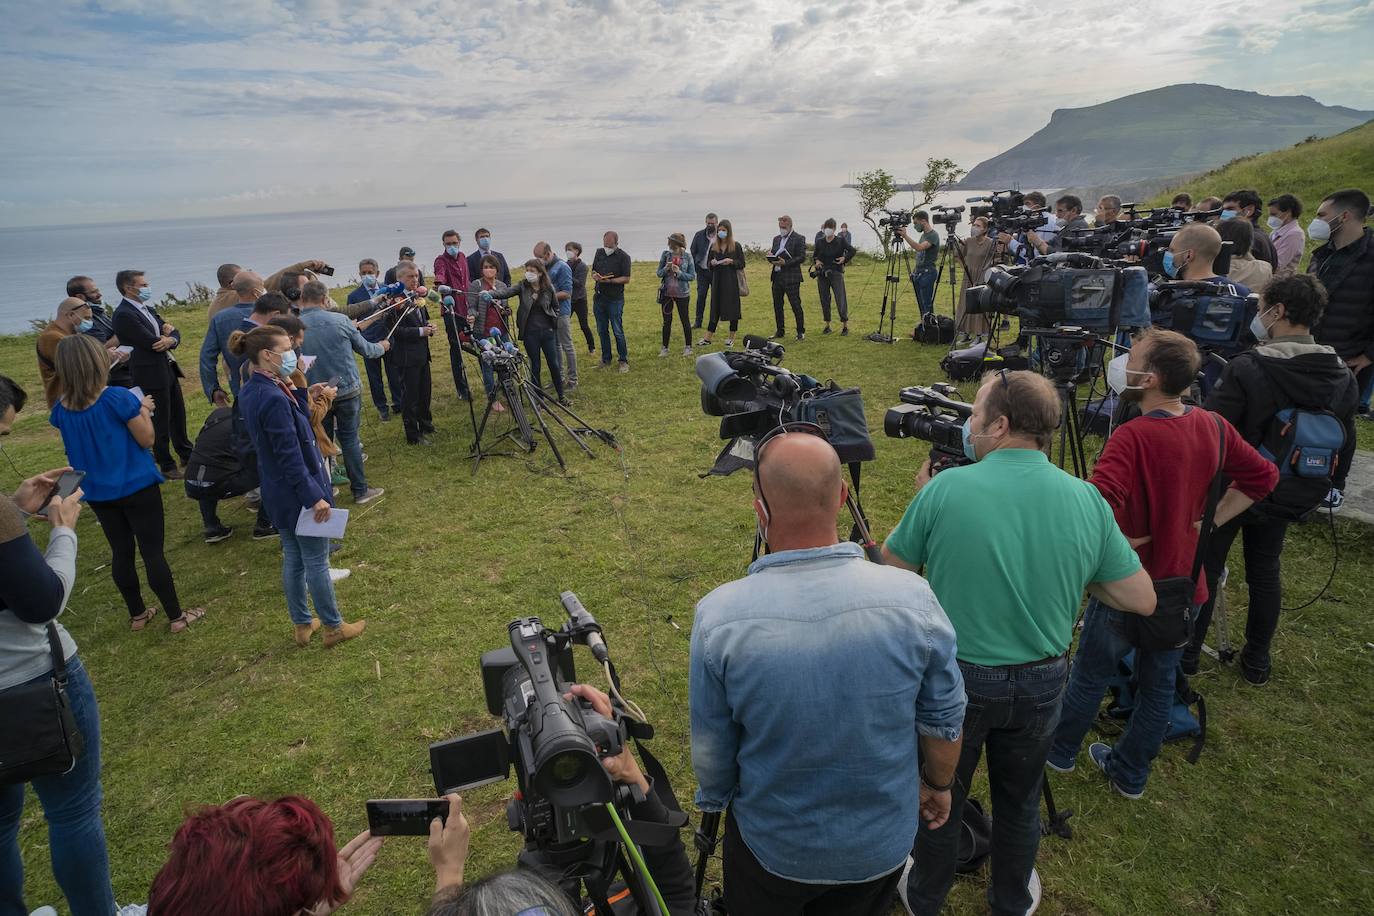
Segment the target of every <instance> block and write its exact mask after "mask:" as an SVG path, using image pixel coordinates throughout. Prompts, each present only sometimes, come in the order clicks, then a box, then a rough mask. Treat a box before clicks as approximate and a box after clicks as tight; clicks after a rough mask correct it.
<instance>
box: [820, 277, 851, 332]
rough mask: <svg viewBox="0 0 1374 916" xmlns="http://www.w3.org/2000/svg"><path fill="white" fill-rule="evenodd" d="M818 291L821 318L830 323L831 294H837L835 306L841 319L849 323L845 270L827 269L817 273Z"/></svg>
mask: <svg viewBox="0 0 1374 916" xmlns="http://www.w3.org/2000/svg"><path fill="white" fill-rule="evenodd" d="M816 291H817V292H818V293H820V297H821V318H823V319H825V323H826V324H829V323H830V295H831V293H832V292H833V293H834V295H835V308H836V309H837V310H838V311H839V313H840V321H841V322H843V323H844V324H848V323H849V297H848V295H846V294H845V291H844V271H842V270H826V271H821V272H820V273H818V274H816Z"/></svg>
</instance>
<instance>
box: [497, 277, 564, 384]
mask: <svg viewBox="0 0 1374 916" xmlns="http://www.w3.org/2000/svg"><path fill="white" fill-rule="evenodd" d="M516 296H519V297H520V304H519V306H518V307H517V308H516V310H515V329H516V331H517V332H518V334H519V336H520V339H521V340H522V341H524V343H525V353H526V355H527V356H528V357H529V361H530V378H531V379H532V380H533V381H534V384H535V387H537V388H543V387H544V385H543V382H542V381H541V379H540V370H541V369H542V361H541V359H540V356H541V354H542V356H544V357H547V358H548V361H549V375H550V376H551V377H552V379H553V388H554V391H556V392H557V393H558V402H559V403H560V404H566V403H567V398H566V397H565V396H564V394H563V367H562V365H561V363H560V361H559V360H560V357H559V353H558V299H557V298H556V293H555V290H554V287H553V282H552V281H551V280H550V279H549V272H548V270H547V269H546V268H545V267H544V262H543V261H541V260H540V259H539V258H530V259H529V260H528V261H526V262H525V277H524V279H523V280H521V281H520V282H519V283H517V284H515V285H514V286H511V287H508V288H506V289H504V290H491V291H486V292H483V293H482V294H481V296H479V298H480V299H481V300H482V301H485V302H490V301H492V300H496V299H511V298H514V297H516Z"/></svg>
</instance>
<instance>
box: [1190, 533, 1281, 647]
mask: <svg viewBox="0 0 1374 916" xmlns="http://www.w3.org/2000/svg"><path fill="white" fill-rule="evenodd" d="M1237 534H1239V535H1240V536H1241V545H1242V550H1243V551H1244V555H1245V585H1246V588H1248V589H1249V591H1250V610H1249V612H1248V613H1247V615H1246V618H1245V648H1244V649H1243V650H1242V652H1241V661H1242V662H1243V663H1245V664H1246V665H1249V666H1251V667H1254V668H1266V667H1268V666H1269V646H1270V644H1271V643H1272V642H1273V640H1274V631H1275V630H1277V629H1278V627H1279V608H1280V606H1281V605H1282V604H1283V595H1282V590H1283V575H1282V570H1281V569H1280V567H1279V558H1280V556H1281V555H1282V554H1283V541H1284V538H1285V537H1287V535H1288V523H1287V522H1285V521H1281V520H1276V519H1261V520H1255V521H1249V520H1245V521H1242V520H1241V519H1234V520H1232V521H1230V522H1228V523H1227V524H1225V525H1222V526H1221V527H1220V528H1218V529H1216V530H1215V531H1213V532H1212V539H1211V540H1210V541H1208V542H1207V557H1206V559H1205V560H1204V562H1203V568H1204V569H1205V570H1206V573H1207V591H1208V598H1207V603H1206V604H1204V605H1203V606H1202V610H1201V611H1199V612H1198V619H1197V626H1196V627H1195V628H1194V630H1193V643H1192V645H1191V646H1190V647H1189V649H1188V654H1189V655H1193V656H1196V654H1197V653H1199V652H1200V651H1201V650H1202V641H1203V639H1204V638H1205V637H1206V636H1207V628H1208V627H1209V626H1211V624H1212V612H1213V611H1214V610H1215V608H1216V594H1217V580H1218V579H1219V578H1220V577H1221V571H1222V569H1224V568H1225V567H1226V555H1227V554H1229V553H1230V552H1231V545H1232V544H1234V543H1235V540H1236V535H1237Z"/></svg>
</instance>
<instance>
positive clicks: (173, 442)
mask: <svg viewBox="0 0 1374 916" xmlns="http://www.w3.org/2000/svg"><path fill="white" fill-rule="evenodd" d="M115 288H116V289H118V290H119V294H120V295H121V296H123V297H124V298H123V300H122V301H121V302H120V303H119V307H118V308H117V309H115V314H114V332H115V335H116V336H117V337H118V338H119V339H120V341H121V342H123V344H124V345H125V346H128V347H132V348H133V351H132V352H131V353H130V354H129V374H130V376H131V377H132V378H133V383H134V384H135V385H136V386H138V387H139V388H141V389H143V393H144V394H146V395H149V396H150V397H152V399H153V457H154V458H155V459H156V460H157V463H158V467H160V468H161V469H162V474H163V476H164V477H167V478H168V479H171V480H180V479H181V476H182V474H181V470H180V469H179V468H178V467H177V463H176V459H174V458H173V457H172V449H176V453H177V455H178V456H179V457H180V458H181V463H182V465H185V464H186V462H187V461H189V460H190V458H191V449H192V448H193V446H192V444H191V439H190V437H189V436H188V435H187V434H186V402H185V400H184V399H183V398H182V394H181V379H182V372H181V367H180V366H178V365H177V362H176V360H175V359H173V358H172V351H173V350H175V349H176V348H177V347H178V346H180V345H181V332H180V331H178V330H177V329H176V328H174V327H172V325H170V324H168V323H167V322H165V321H163V320H162V316H161V315H159V314H158V313H157V310H156V309H154V308H153V307H152V306H151V305H150V304H149V303H150V302H151V301H152V298H153V293H152V289H151V287H149V286H148V283H147V281H146V280H145V279H144V277H143V271H141V270H121V271H120V272H119V273H118V274H116V275H115Z"/></svg>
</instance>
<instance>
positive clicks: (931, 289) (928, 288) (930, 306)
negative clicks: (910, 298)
mask: <svg viewBox="0 0 1374 916" xmlns="http://www.w3.org/2000/svg"><path fill="white" fill-rule="evenodd" d="M911 288H912V289H914V290H915V291H916V305H917V307H918V308H920V310H921V315H922V317H924V316H926V315H929V314H931V313H932V312H934V311H935V268H934V267H921V268H918V269H917V270H913V271H912V272H911Z"/></svg>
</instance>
